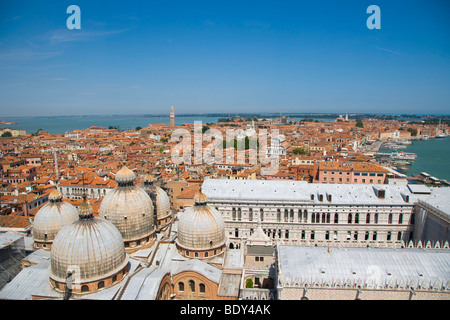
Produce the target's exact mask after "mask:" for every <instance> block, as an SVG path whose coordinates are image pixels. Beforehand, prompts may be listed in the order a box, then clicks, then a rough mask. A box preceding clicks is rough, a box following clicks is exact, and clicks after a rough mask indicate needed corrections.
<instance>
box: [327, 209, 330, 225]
mask: <svg viewBox="0 0 450 320" xmlns="http://www.w3.org/2000/svg"><path fill="white" fill-rule="evenodd" d="M327 223H330V213H329V212H328V213H327Z"/></svg>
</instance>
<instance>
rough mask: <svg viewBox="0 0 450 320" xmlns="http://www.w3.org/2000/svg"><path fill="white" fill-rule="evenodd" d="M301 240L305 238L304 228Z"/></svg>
mask: <svg viewBox="0 0 450 320" xmlns="http://www.w3.org/2000/svg"><path fill="white" fill-rule="evenodd" d="M302 240H305V230H302Z"/></svg>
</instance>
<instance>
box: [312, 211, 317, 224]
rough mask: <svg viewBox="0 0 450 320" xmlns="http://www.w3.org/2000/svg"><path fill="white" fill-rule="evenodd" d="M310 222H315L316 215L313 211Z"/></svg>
mask: <svg viewBox="0 0 450 320" xmlns="http://www.w3.org/2000/svg"><path fill="white" fill-rule="evenodd" d="M311 222H312V223H315V222H316V215H315V214H314V213H313V214H312V215H311Z"/></svg>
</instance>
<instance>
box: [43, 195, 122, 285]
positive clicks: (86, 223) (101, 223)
mask: <svg viewBox="0 0 450 320" xmlns="http://www.w3.org/2000/svg"><path fill="white" fill-rule="evenodd" d="M84 202H86V200H85V201H84ZM82 207H86V208H88V207H90V205H89V204H86V205H85V204H82V205H81V206H80V208H82ZM127 264H128V257H127V255H126V253H125V247H124V244H123V240H122V236H121V235H120V232H119V231H118V230H117V228H116V227H114V225H113V224H112V223H111V222H109V221H107V220H105V219H102V218H99V217H93V216H92V215H91V216H84V217H83V216H82V214H81V213H80V219H78V220H77V221H75V222H73V223H71V224H69V225H66V226H65V227H63V228H62V229H61V230H60V231H59V233H58V235H57V236H56V238H55V240H54V242H53V246H52V250H51V268H50V278H52V279H53V280H55V281H57V282H65V280H66V277H67V271H68V269H73V270H75V272H79V273H78V274H75V275H74V276H75V278H76V279H79V281H81V283H85V282H92V281H97V280H100V279H104V278H106V277H109V276H111V275H113V274H115V273H117V272H119V271H121V270H122V269H123V268H124V267H125V266H126V265H127ZM78 268H79V270H78V271H77V269H78ZM77 277H78V278H77Z"/></svg>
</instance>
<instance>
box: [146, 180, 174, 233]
mask: <svg viewBox="0 0 450 320" xmlns="http://www.w3.org/2000/svg"><path fill="white" fill-rule="evenodd" d="M155 181H156V179H155V177H153V176H152V175H146V176H145V178H144V190H145V192H147V194H148V195H149V196H150V198H151V199H152V203H153V209H154V211H155V212H156V214H155V216H156V222H157V226H158V227H164V226H165V225H167V224H168V223H169V222H170V221H171V220H172V212H171V210H170V200H169V197H168V196H167V193H166V192H165V191H164V190H163V189H161V188H160V187H158V186H156V185H155Z"/></svg>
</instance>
